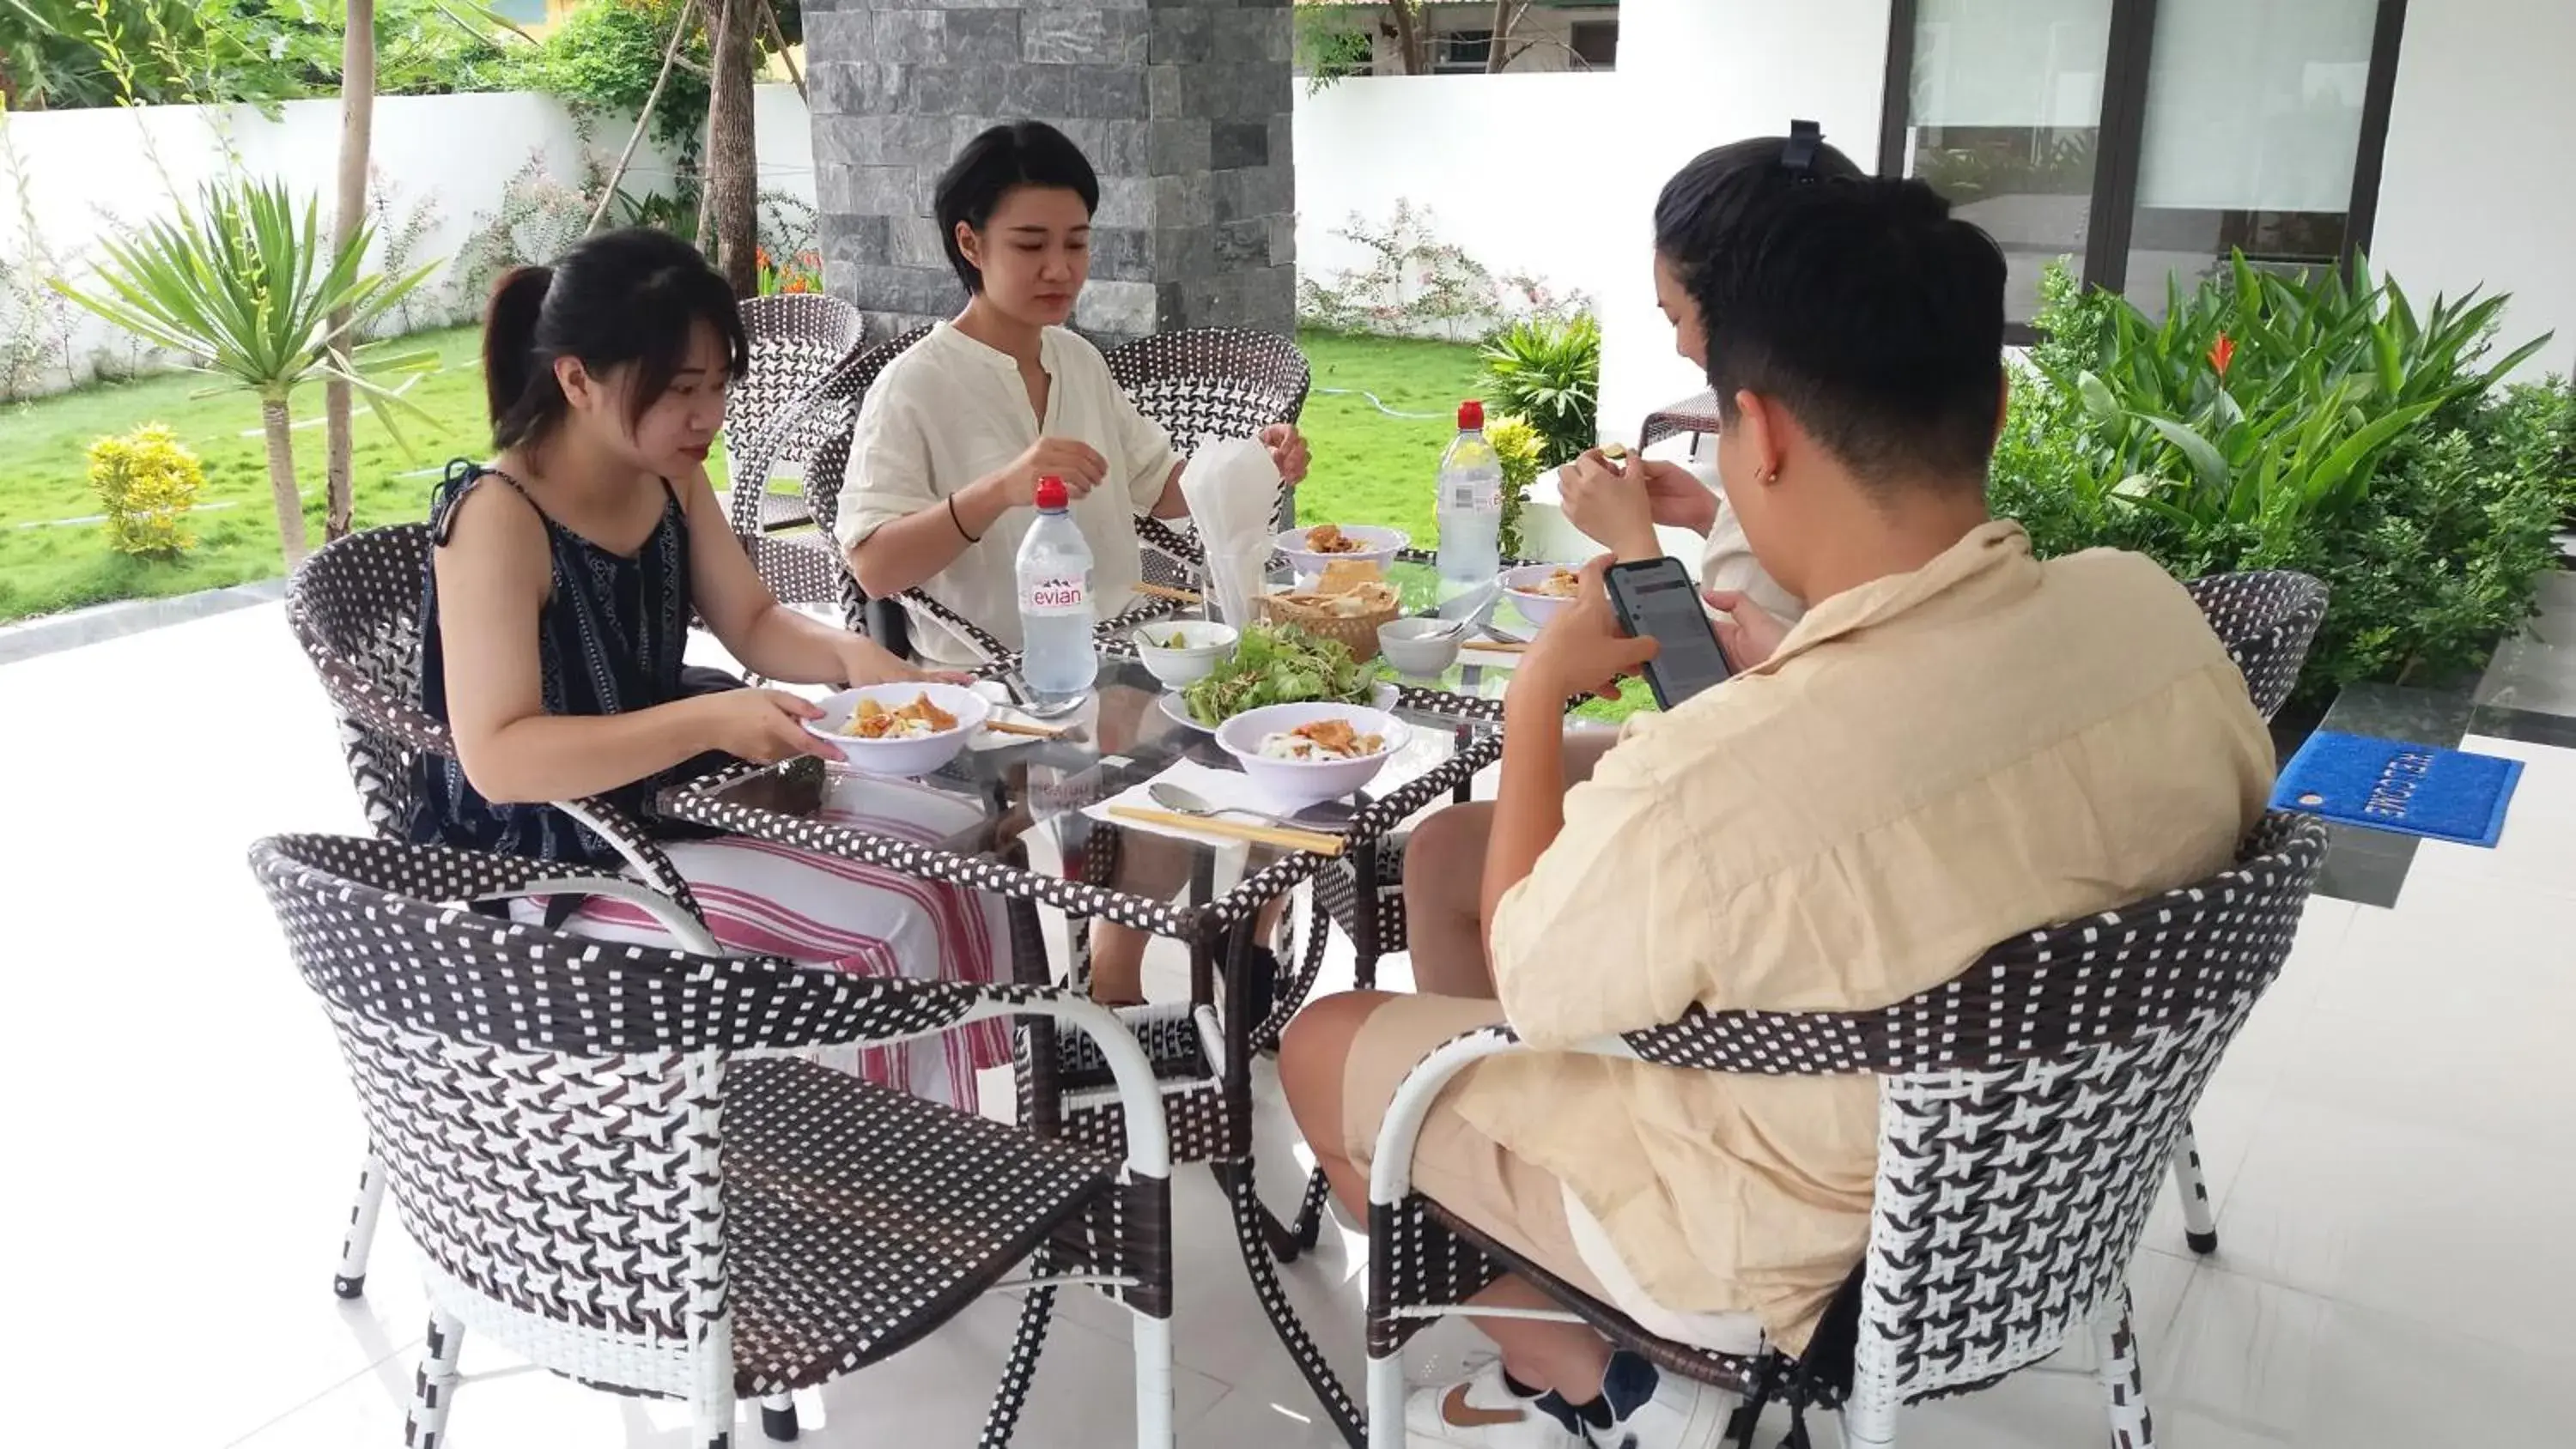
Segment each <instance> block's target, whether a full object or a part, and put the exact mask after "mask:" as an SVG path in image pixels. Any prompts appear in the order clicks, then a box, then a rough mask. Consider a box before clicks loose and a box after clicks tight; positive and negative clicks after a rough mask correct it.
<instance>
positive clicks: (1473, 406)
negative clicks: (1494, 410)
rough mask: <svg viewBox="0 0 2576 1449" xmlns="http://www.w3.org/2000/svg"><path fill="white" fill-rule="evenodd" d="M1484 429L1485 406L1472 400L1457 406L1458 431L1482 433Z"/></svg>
mask: <svg viewBox="0 0 2576 1449" xmlns="http://www.w3.org/2000/svg"><path fill="white" fill-rule="evenodd" d="M1484 427H1485V405H1484V404H1483V403H1482V402H1479V401H1477V400H1476V399H1474V398H1469V399H1467V400H1466V401H1465V402H1462V403H1460V404H1458V431H1460V432H1462V433H1470V432H1482V431H1483V430H1484Z"/></svg>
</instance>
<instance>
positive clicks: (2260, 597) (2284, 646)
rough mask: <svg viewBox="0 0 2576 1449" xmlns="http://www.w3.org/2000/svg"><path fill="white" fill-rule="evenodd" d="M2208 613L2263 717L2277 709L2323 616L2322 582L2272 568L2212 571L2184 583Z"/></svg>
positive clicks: (2295, 679) (2305, 657)
mask: <svg viewBox="0 0 2576 1449" xmlns="http://www.w3.org/2000/svg"><path fill="white" fill-rule="evenodd" d="M2183 587H2184V588H2186V589H2188V590H2190V591H2191V597H2192V601H2193V602H2194V603H2197V604H2199V605H2200V611H2201V612H2202V613H2203V614H2206V615H2208V616H2209V627H2210V628H2211V630H2212V631H2214V632H2215V633H2216V634H2217V635H2218V642H2219V643H2221V644H2224V645H2226V646H2227V657H2228V658H2230V659H2233V660H2235V661H2236V667H2237V668H2238V669H2241V670H2243V671H2244V672H2245V689H2246V692H2247V693H2248V694H2250V695H2251V696H2252V697H2253V700H2254V708H2255V709H2256V710H2257V711H2258V712H2260V713H2261V714H2262V716H2263V718H2265V719H2267V720H2268V719H2270V718H2271V717H2272V716H2274V715H2276V714H2278V713H2280V712H2281V706H2282V705H2283V704H2284V703H2286V702H2287V701H2288V700H2289V698H2290V690H2291V689H2292V688H2293V687H2295V686H2296V685H2297V684H2298V682H2299V670H2300V669H2301V668H2302V667H2304V666H2305V665H2306V664H2307V662H2308V646H2309V645H2311V644H2314V643H2315V642H2316V638H2317V626H2319V625H2321V624H2323V623H2324V622H2325V620H2326V586H2325V585H2324V584H2323V583H2321V582H2319V581H2317V580H2316V579H2312V578H2310V577H2308V576H2307V575H2306V574H2299V573H2291V572H2288V571H2287V570H2282V569H2272V570H2266V571H2264V572H2260V573H2244V574H2211V575H2209V576H2208V577H2207V578H2199V579H2193V580H2192V581H2191V582H2190V583H2187V584H2185V585H2183Z"/></svg>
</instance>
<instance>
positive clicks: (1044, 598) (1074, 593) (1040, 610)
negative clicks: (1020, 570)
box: [1020, 574, 1091, 616]
mask: <svg viewBox="0 0 2576 1449" xmlns="http://www.w3.org/2000/svg"><path fill="white" fill-rule="evenodd" d="M1090 608H1091V582H1090V580H1088V579H1086V578H1084V577H1083V576H1082V575H1080V574H1040V575H1038V576H1037V577H1035V578H1027V579H1022V580H1020V612H1021V613H1023V614H1037V615H1041V616H1044V615H1050V614H1080V613H1085V612H1088V611H1089V610H1090Z"/></svg>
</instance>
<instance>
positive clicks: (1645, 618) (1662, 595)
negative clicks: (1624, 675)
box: [1609, 558, 1734, 709]
mask: <svg viewBox="0 0 2576 1449" xmlns="http://www.w3.org/2000/svg"><path fill="white" fill-rule="evenodd" d="M1609 586H1610V607H1611V608H1612V609H1614V610H1616V611H1617V613H1618V615H1619V623H1620V625H1621V626H1622V627H1623V628H1625V629H1626V630H1627V631H1628V633H1629V635H1630V636H1631V637H1634V638H1651V639H1653V640H1654V641H1655V644H1656V646H1657V647H1656V650H1655V657H1654V658H1652V659H1650V660H1648V661H1646V685H1647V687H1648V688H1650V689H1652V690H1654V691H1655V703H1656V704H1658V705H1660V706H1662V707H1663V708H1665V709H1671V708H1672V707H1673V706H1675V705H1677V704H1680V703H1681V702H1682V701H1683V700H1686V699H1689V698H1691V697H1692V696H1693V695H1696V694H1698V693H1700V692H1701V691H1702V690H1705V689H1707V688H1709V687H1710V686H1712V685H1716V684H1722V683H1724V682H1725V681H1726V677H1727V675H1729V674H1731V673H1733V672H1734V671H1732V670H1730V669H1729V668H1728V667H1727V663H1726V653H1725V651H1724V650H1722V649H1720V648H1718V647H1717V630H1716V629H1715V628H1713V627H1712V626H1711V625H1710V624H1709V621H1708V610H1707V609H1706V608H1705V607H1703V606H1702V605H1701V603H1700V601H1699V585H1698V584H1697V583H1695V582H1693V581H1692V579H1691V576H1690V571H1689V570H1688V569H1685V568H1683V567H1682V561H1681V560H1680V559H1677V558H1657V559H1642V560H1639V561H1638V562H1636V563H1623V564H1614V565H1612V566H1611V569H1610V574H1609Z"/></svg>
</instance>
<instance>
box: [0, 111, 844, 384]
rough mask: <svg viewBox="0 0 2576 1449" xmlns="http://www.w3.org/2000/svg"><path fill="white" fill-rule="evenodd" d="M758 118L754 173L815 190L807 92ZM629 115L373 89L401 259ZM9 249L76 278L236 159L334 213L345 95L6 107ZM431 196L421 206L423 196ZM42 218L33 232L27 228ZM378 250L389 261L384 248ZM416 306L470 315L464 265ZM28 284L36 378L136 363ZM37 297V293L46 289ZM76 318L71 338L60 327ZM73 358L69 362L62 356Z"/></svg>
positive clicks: (596, 148) (456, 243)
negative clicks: (21, 110)
mask: <svg viewBox="0 0 2576 1449" xmlns="http://www.w3.org/2000/svg"><path fill="white" fill-rule="evenodd" d="M757 103H758V109H757V111H756V112H755V125H756V126H757V128H758V135H759V143H760V163H761V185H762V188H763V189H764V190H774V191H785V192H788V193H790V194H793V195H796V196H798V197H800V198H801V199H803V200H805V201H807V202H809V203H810V202H811V201H812V199H813V173H814V153H813V142H812V138H811V136H810V134H809V130H808V126H807V123H806V115H805V105H804V102H802V101H801V100H799V99H798V98H797V96H796V92H795V90H794V89H793V88H792V87H788V86H763V87H761V89H760V91H759V94H758V97H757ZM630 124H631V123H630V122H629V121H627V120H626V119H624V118H601V119H600V120H598V121H596V122H594V123H592V124H591V125H589V126H588V127H586V128H585V127H584V126H582V125H581V124H579V123H577V122H576V121H575V120H574V119H573V117H572V115H571V114H570V113H569V112H568V111H566V110H565V108H564V107H563V105H562V104H561V103H560V102H558V101H556V100H554V99H553V98H551V97H548V96H541V95H530V94H524V93H520V94H501V95H451V96H389V97H385V98H382V99H380V100H378V101H377V102H376V121H375V138H374V147H373V163H374V170H375V173H376V181H375V185H376V188H377V190H378V193H379V194H380V195H381V196H382V197H383V199H384V203H385V210H386V211H387V212H388V213H389V214H390V218H391V222H390V225H389V226H388V227H387V228H386V229H387V230H392V229H399V228H401V227H403V226H405V225H406V224H408V223H410V222H412V221H413V220H414V218H419V219H420V220H421V221H422V223H423V224H422V225H421V226H420V227H419V230H418V234H417V235H416V236H415V237H414V238H413V239H412V242H411V245H410V247H409V255H408V259H407V260H408V263H409V265H411V266H422V265H426V264H428V263H430V262H445V261H447V260H449V259H451V258H452V257H454V255H455V254H456V252H457V250H458V249H459V248H460V247H462V246H463V245H464V244H465V242H466V240H467V238H468V237H469V236H470V235H472V233H473V232H474V231H475V230H477V229H478V228H479V227H480V226H481V225H482V224H483V223H484V222H485V221H486V220H488V219H489V217H490V216H492V215H493V214H494V213H495V212H497V211H498V209H499V207H500V204H501V199H502V193H503V190H504V188H505V187H506V186H507V185H508V183H509V181H510V179H511V177H512V176H513V175H514V174H516V173H518V172H520V171H521V170H522V169H523V168H524V167H526V166H527V165H528V163H529V161H530V159H531V158H532V157H542V158H543V161H542V164H543V169H544V172H545V174H546V175H547V176H550V177H552V178H554V179H555V180H556V181H558V182H562V183H565V184H567V185H569V184H571V183H573V182H575V181H576V180H577V179H578V178H579V177H580V176H581V174H582V165H583V162H582V147H583V145H584V134H585V131H587V135H588V142H587V144H588V146H589V148H590V150H591V152H592V153H593V156H594V159H595V160H596V161H597V163H598V164H599V165H600V166H601V167H603V168H604V167H606V166H607V165H609V164H610V163H612V162H613V161H614V160H615V157H616V155H617V152H618V150H619V149H620V148H621V147H623V146H624V145H625V142H626V136H627V130H628V127H629V125H630ZM0 138H5V142H6V149H5V151H0V264H5V265H6V266H7V268H8V269H9V272H10V273H11V277H12V280H13V283H14V282H16V281H18V280H20V279H24V278H28V277H30V276H37V277H40V276H42V275H44V274H46V273H58V274H62V275H67V276H69V277H70V278H71V279H72V280H73V282H74V283H75V284H76V285H77V284H80V283H82V282H83V281H84V279H85V278H86V276H87V274H88V268H89V264H90V261H91V259H92V258H94V257H95V256H96V254H97V244H98V242H99V240H100V239H101V238H103V237H108V236H112V235H115V234H116V233H117V232H118V231H119V230H121V229H124V228H131V227H137V226H141V225H144V224H146V223H148V222H151V221H154V220H158V219H161V218H165V217H169V216H172V215H174V214H175V213H176V210H177V205H178V203H177V202H176V201H174V199H173V198H174V195H175V196H176V197H182V198H190V199H193V197H194V196H195V194H196V190H197V188H198V187H199V186H201V185H202V184H204V183H205V182H207V181H209V180H212V179H214V178H216V177H217V176H220V175H222V174H224V172H225V171H226V170H227V169H228V168H229V167H230V166H233V165H235V164H238V165H239V167H240V168H241V169H242V170H243V171H244V172H245V173H247V174H248V175H251V176H254V177H259V178H263V179H267V178H284V179H285V180H286V181H287V182H288V183H289V184H290V185H292V186H293V187H295V188H296V189H297V190H298V191H299V192H302V193H304V194H306V195H310V196H312V197H314V198H315V199H316V200H317V201H318V202H319V204H320V206H321V217H322V221H323V224H324V225H325V226H326V227H327V226H328V225H329V222H330V216H331V197H330V193H331V188H332V186H333V184H334V178H335V177H336V175H337V172H338V158H339V145H340V106H339V102H337V101H336V100H318V101H296V102H292V103H289V104H287V105H285V106H282V107H280V108H279V109H278V113H277V115H276V116H275V117H274V118H273V119H272V118H270V117H266V116H262V115H261V114H260V113H259V112H258V111H256V110H254V109H251V108H249V107H241V106H234V107H199V106H154V107H147V108H140V109H135V110H114V109H100V110H83V111H46V112H33V113H25V114H16V115H10V116H8V117H7V118H6V119H5V120H4V121H0ZM670 181H671V163H670V159H669V157H668V156H666V155H664V154H662V153H660V152H659V151H658V150H657V149H656V148H655V147H654V146H653V145H652V143H651V141H650V140H649V139H648V140H647V141H646V143H645V145H644V147H643V148H642V150H641V151H640V152H639V153H638V155H637V158H636V161H635V164H634V165H633V166H632V167H630V168H629V170H628V172H627V177H626V180H625V182H624V187H625V189H626V190H627V191H628V192H629V193H632V194H638V195H640V194H643V193H645V192H649V191H657V190H666V189H668V187H669V185H670ZM423 208H426V209H425V210H424V209H423ZM31 217H32V219H33V222H34V230H35V233H36V238H37V243H38V245H36V246H34V247H31V246H30V245H29V240H28V225H27V221H28V219H29V218H31ZM380 260H382V257H381V254H380ZM425 293H426V295H425V296H424V299H423V305H422V306H420V307H417V308H415V309H414V312H413V318H414V320H415V321H416V322H418V323H420V324H422V325H429V324H431V323H435V322H442V321H447V320H452V319H455V318H460V317H463V316H467V315H470V314H471V313H472V312H473V311H474V310H475V308H476V306H477V305H478V304H479V302H480V299H479V298H477V297H472V296H467V295H462V294H461V292H460V289H459V288H458V287H457V286H456V285H455V279H453V278H450V277H448V276H446V275H444V274H443V272H442V274H440V275H434V276H433V277H432V278H431V279H430V281H429V282H428V283H427V284H426V287H425ZM28 294H29V292H28V289H27V288H25V287H22V286H17V285H13V286H12V287H11V288H9V289H8V295H7V296H6V297H5V298H0V311H4V312H5V315H0V330H5V331H7V332H9V333H12V334H19V333H21V331H22V329H26V328H29V327H33V328H34V329H36V331H37V333H38V334H39V336H40V340H41V341H42V343H43V346H44V350H45V358H44V361H43V363H42V367H41V371H40V373H39V374H38V375H37V376H36V377H35V378H34V379H33V383H34V386H32V387H31V388H29V389H28V390H29V391H33V392H54V391H60V390H62V389H63V388H65V387H67V386H71V385H75V384H76V383H78V382H83V381H87V380H89V379H90V378H91V377H93V376H95V375H97V373H98V372H99V371H100V370H101V368H102V366H104V367H105V368H106V370H108V371H109V372H111V373H116V372H123V371H131V370H132V369H133V367H134V366H135V364H136V363H137V362H138V361H139V360H140V359H139V357H138V355H137V353H136V351H135V349H134V347H133V345H132V344H131V342H130V341H129V340H128V339H127V338H126V336H125V335H124V334H123V333H121V332H119V331H117V330H116V329H115V328H112V327H109V326H108V325H107V324H105V323H103V322H100V321H98V320H96V319H95V318H92V317H91V316H90V315H89V314H88V313H86V312H83V311H80V310H79V309H77V308H69V307H56V306H55V305H53V302H52V299H50V298H45V299H43V300H42V301H41V302H40V305H39V307H38V315H37V316H36V317H34V318H32V319H31V318H29V317H27V316H25V315H23V313H24V310H25V308H24V304H23V300H22V299H23V298H24V297H25V296H27V295H28ZM37 295H39V296H40V297H41V296H42V294H41V293H39V294H37ZM65 328H68V345H67V346H66V339H65V336H64V332H63V329H65ZM66 359H68V366H66Z"/></svg>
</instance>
